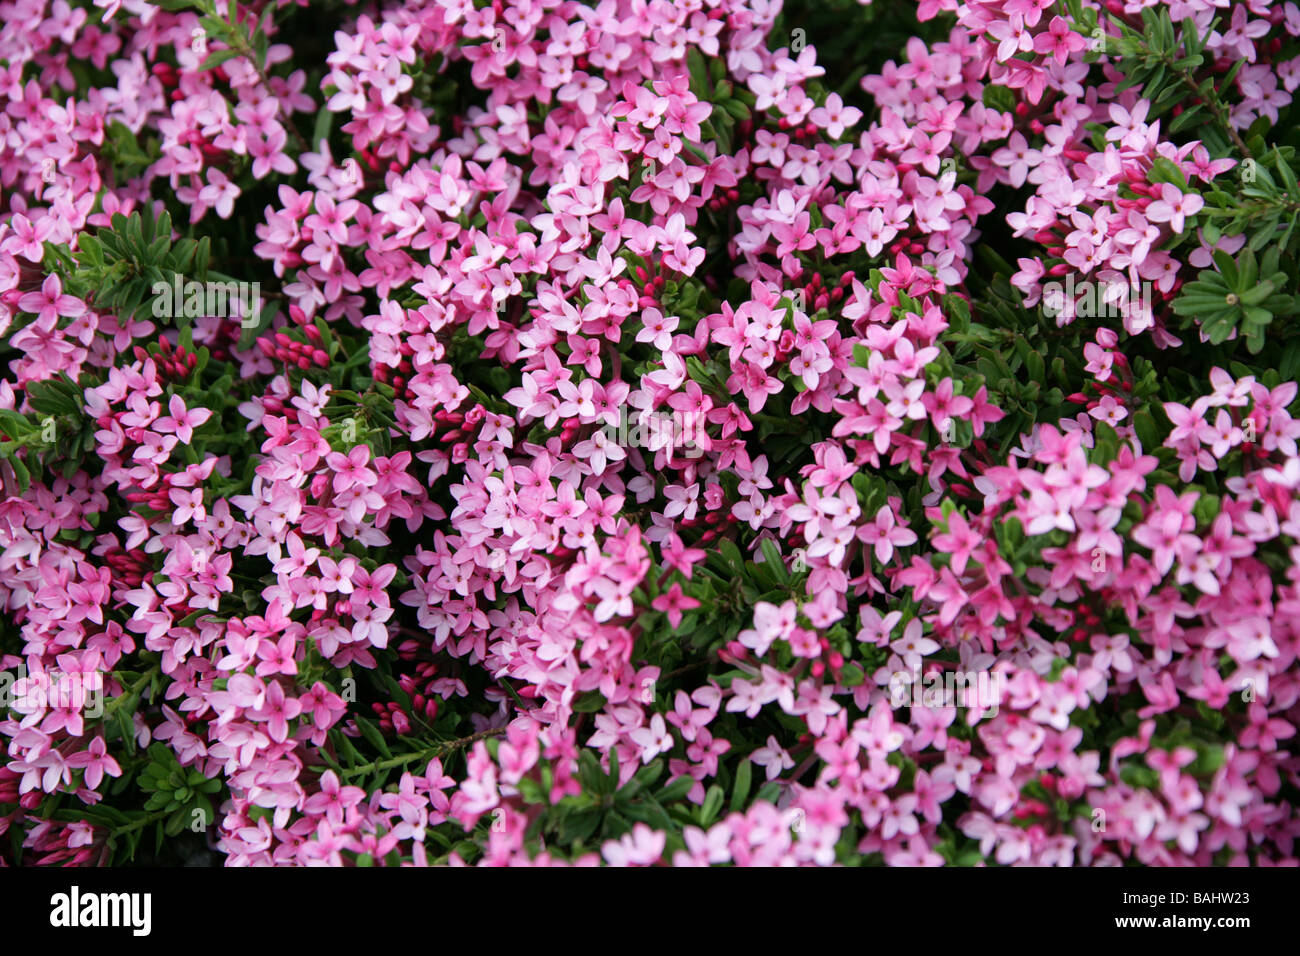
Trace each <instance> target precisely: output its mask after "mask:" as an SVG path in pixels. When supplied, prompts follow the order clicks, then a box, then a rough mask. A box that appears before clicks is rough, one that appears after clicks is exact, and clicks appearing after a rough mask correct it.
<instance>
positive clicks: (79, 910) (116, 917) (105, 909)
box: [50, 886, 153, 936]
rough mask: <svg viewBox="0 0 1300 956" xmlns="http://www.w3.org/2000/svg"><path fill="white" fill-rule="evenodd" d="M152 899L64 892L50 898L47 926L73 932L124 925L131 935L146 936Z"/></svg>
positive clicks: (143, 895) (144, 895) (138, 895)
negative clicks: (82, 929)
mask: <svg viewBox="0 0 1300 956" xmlns="http://www.w3.org/2000/svg"><path fill="white" fill-rule="evenodd" d="M152 909H153V897H152V895H151V894H149V893H82V892H81V890H80V888H79V887H76V886H74V887H73V888H72V890H71V891H70V892H68V893H55V894H54V895H53V896H51V897H50V925H51V926H55V927H59V928H67V929H76V928H78V927H86V926H100V927H102V926H126V927H130V929H131V932H132V934H133V935H135V936H148V935H149V930H150V929H151V927H152V924H153V919H152V915H151V910H152Z"/></svg>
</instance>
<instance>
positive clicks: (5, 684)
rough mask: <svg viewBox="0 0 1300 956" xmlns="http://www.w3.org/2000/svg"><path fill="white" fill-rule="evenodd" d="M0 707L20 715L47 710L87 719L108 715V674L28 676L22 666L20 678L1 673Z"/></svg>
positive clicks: (45, 673) (51, 672)
mask: <svg viewBox="0 0 1300 956" xmlns="http://www.w3.org/2000/svg"><path fill="white" fill-rule="evenodd" d="M0 707H8V708H10V709H12V710H15V711H17V712H18V713H20V714H38V713H41V712H43V711H45V710H79V711H81V712H82V713H84V714H85V716H87V717H91V718H95V717H102V716H103V714H104V675H103V674H101V673H99V672H98V671H90V672H87V673H82V672H80V671H61V670H59V669H58V668H54V669H52V670H47V671H37V672H36V673H34V674H30V675H29V674H28V673H27V667H26V665H21V664H20V665H19V666H18V670H17V676H16V677H15V675H14V674H11V673H10V672H9V671H0Z"/></svg>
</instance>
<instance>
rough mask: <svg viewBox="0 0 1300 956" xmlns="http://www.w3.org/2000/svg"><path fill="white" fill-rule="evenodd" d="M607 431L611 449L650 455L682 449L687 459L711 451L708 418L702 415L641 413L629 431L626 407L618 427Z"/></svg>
mask: <svg viewBox="0 0 1300 956" xmlns="http://www.w3.org/2000/svg"><path fill="white" fill-rule="evenodd" d="M603 431H604V433H605V438H606V440H607V441H608V442H609V444H611V445H619V446H621V447H623V448H647V449H649V450H650V451H658V450H659V449H660V448H675V447H678V446H680V447H681V448H682V449H683V451H682V454H683V455H684V456H685V457H687V458H699V457H700V456H701V455H702V454H704V452H705V450H706V449H707V448H709V447H710V445H709V438H708V433H707V432H706V431H705V430H704V415H703V414H701V413H699V412H678V411H673V412H672V413H671V414H669V413H667V412H641V413H639V414H638V415H637V416H636V420H635V421H634V422H632V427H631V428H630V429H629V428H628V415H627V407H626V406H624V407H623V408H621V409H620V410H619V421H618V427H615V426H613V425H606V426H605V427H604V429H603Z"/></svg>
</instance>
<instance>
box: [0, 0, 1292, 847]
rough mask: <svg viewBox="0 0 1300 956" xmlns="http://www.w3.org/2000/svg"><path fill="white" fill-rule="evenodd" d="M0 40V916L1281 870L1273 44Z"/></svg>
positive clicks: (1236, 6)
mask: <svg viewBox="0 0 1300 956" xmlns="http://www.w3.org/2000/svg"><path fill="white" fill-rule="evenodd" d="M0 9H3V11H4V24H5V25H4V26H3V27H2V28H0V61H2V62H3V63H4V64H6V65H5V66H4V67H3V68H0V170H2V171H3V172H2V173H0V185H3V187H4V198H3V203H2V204H0V332H3V351H4V360H5V363H6V364H5V373H4V375H5V377H4V379H3V380H0V439H3V441H2V442H0V486H2V488H3V490H2V491H0V605H2V608H0V609H2V610H3V624H0V668H2V669H3V671H4V673H3V675H0V681H4V683H3V684H2V685H0V687H2V688H3V689H2V690H0V718H3V719H0V741H2V742H3V746H4V750H3V753H4V757H3V762H0V835H5V834H8V835H9V836H11V837H12V846H13V847H14V848H15V851H14V854H13V856H12V858H11V860H10V862H21V863H42V864H62V865H103V864H122V863H126V862H128V861H131V860H136V861H149V862H155V863H159V862H161V863H173V864H174V863H180V862H185V861H194V860H196V859H206V860H208V861H212V862H215V861H220V862H223V863H225V864H227V865H236V866H244V865H335V866H338V865H411V864H414V865H430V864H451V865H548V864H567V863H577V864H593V863H601V862H603V863H606V864H609V865H613V866H631V865H636V866H644V865H656V864H664V865H712V864H728V863H729V864H736V865H785V864H810V865H832V864H837V863H848V862H867V863H883V864H887V865H905V866H922V865H925V866H928V865H944V864H948V865H962V866H968V865H985V864H987V865H1058V866H1071V865H1123V864H1128V863H1134V862H1136V863H1142V864H1148V865H1210V864H1260V865H1274V864H1295V863H1296V862H1297V855H1296V851H1295V841H1296V838H1297V836H1300V815H1298V814H1297V813H1296V812H1295V810H1294V809H1293V805H1294V804H1295V801H1296V797H1297V795H1298V793H1297V791H1298V789H1300V760H1297V758H1296V757H1295V756H1294V753H1293V747H1294V738H1295V733H1296V721H1297V717H1300V671H1298V669H1297V654H1300V574H1298V573H1297V572H1296V568H1297V566H1300V453H1298V452H1297V441H1296V440H1297V438H1298V437H1300V417H1297V414H1296V410H1297V408H1298V407H1300V406H1298V405H1297V385H1296V383H1295V381H1294V379H1295V377H1296V374H1297V373H1298V372H1300V344H1297V342H1298V341H1300V340H1297V338H1296V332H1295V331H1294V325H1293V323H1291V322H1290V321H1289V320H1290V319H1291V318H1292V317H1293V316H1295V315H1296V314H1298V313H1300V307H1298V306H1297V304H1296V302H1295V300H1294V298H1293V292H1295V290H1294V289H1293V288H1292V287H1293V286H1295V285H1296V284H1297V280H1296V278H1295V276H1296V275H1297V274H1300V270H1297V261H1298V260H1300V235H1297V234H1296V230H1295V229H1294V223H1295V210H1296V209H1297V208H1300V186H1297V181H1296V180H1297V172H1296V166H1297V161H1296V160H1295V158H1294V157H1292V156H1291V153H1292V152H1293V150H1290V149H1289V147H1283V148H1281V149H1279V148H1275V147H1274V145H1273V142H1272V141H1271V140H1270V137H1271V136H1272V131H1273V130H1274V128H1276V129H1277V130H1279V131H1282V132H1284V131H1285V130H1286V129H1289V127H1290V117H1291V116H1292V114H1293V107H1292V92H1293V90H1294V89H1295V87H1296V86H1297V85H1300V39H1297V38H1300V8H1297V6H1296V4H1294V3H1291V2H1288V3H1285V4H1269V3H1267V2H1263V3H1261V2H1258V0H1232V2H1227V0H1187V2H1179V3H1170V4H1165V5H1162V7H1161V8H1159V9H1157V8H1155V7H1153V6H1152V5H1151V4H1147V3H1141V2H1136V0H1134V2H1123V0H1108V2H1105V3H1099V2H1095V0H1067V2H1059V3H1052V2H1047V0H971V2H966V3H960V4H959V3H957V2H956V0H923V2H921V3H920V4H919V5H911V4H901V3H894V4H886V3H883V2H881V0H877V2H875V3H867V2H865V0H864V2H860V3H854V2H852V0H804V2H800V0H786V2H784V3H782V2H780V0H777V2H770V0H761V2H760V0H674V2H668V0H650V2H642V0H599V2H595V0H591V2H579V0H490V2H489V0H390V2H385V3H382V4H378V5H372V7H370V8H368V12H366V13H360V12H359V11H358V10H357V9H356V8H354V6H353V5H351V4H350V3H349V2H342V0H330V2H324V3H319V4H313V5H312V8H311V10H310V11H309V10H307V9H306V6H305V4H303V5H301V6H300V5H295V4H290V3H287V2H282V0H281V2H270V0H257V2H253V3H236V2H235V0H162V2H157V3H151V2H148V0H93V2H87V0H54V2H52V3H47V2H45V0H2V2H0ZM900 33H901V34H902V35H905V36H909V37H910V39H909V40H907V42H906V44H905V46H904V48H903V49H901V50H896V49H878V48H876V47H875V46H873V44H874V43H875V42H876V41H875V39H874V38H877V37H881V36H893V35H899V34H900ZM867 48H870V49H869V50H868V51H867V52H863V51H864V49H867ZM864 62H865V63H866V66H865V67H863V66H860V64H862V63H864ZM864 71H865V75H864ZM1278 142H1279V144H1280V142H1281V140H1280V139H1279V140H1278ZM1009 260H1010V261H1009ZM1012 261H1014V263H1015V264H1014V265H1013V264H1012ZM178 277H184V278H186V279H190V280H193V281H194V282H195V283H197V285H196V286H195V288H201V289H203V290H205V292H206V295H205V296H197V295H196V296H195V297H194V305H193V306H189V305H186V307H184V308H180V307H179V306H178V307H175V308H169V309H158V308H150V304H151V302H155V301H156V297H157V296H158V295H159V294H164V295H166V296H170V295H171V292H170V290H171V288H173V284H174V283H175V286H174V287H175V288H177V289H179V288H181V286H180V281H181V280H180V278H178ZM1067 279H1068V280H1069V281H1068V282H1066V283H1065V284H1064V287H1065V288H1066V289H1067V290H1068V292H1067V294H1066V295H1065V296H1064V297H1062V295H1061V291H1060V290H1061V288H1062V284H1061V283H1062V282H1063V280H1067ZM245 285H255V286H256V288H258V289H259V290H263V291H262V292H260V293H259V294H258V295H256V296H254V297H253V298H252V299H250V298H249V297H247V296H244V295H242V294H241V292H240V290H241V289H243V288H244V286H245ZM187 287H188V286H187ZM1121 287H1122V289H1123V290H1130V289H1134V290H1136V289H1142V288H1145V289H1148V290H1150V292H1149V294H1146V295H1136V296H1135V297H1134V298H1133V299H1132V301H1129V300H1128V299H1127V298H1126V299H1125V308H1123V309H1122V310H1119V311H1118V312H1113V311H1111V310H1108V309H1107V308H1105V307H1103V306H1104V305H1105V304H1106V303H1107V302H1108V301H1109V298H1110V297H1112V292H1111V291H1109V290H1113V289H1115V288H1121ZM160 290H161V292H160ZM1125 294H1127V292H1125ZM263 297H265V300H266V301H265V305H264V306H262V307H260V308H249V307H247V306H246V305H241V303H248V302H250V301H253V299H256V300H257V301H258V302H259V303H260V302H261V300H262V298H263ZM1049 300H1054V301H1050V302H1049ZM167 301H168V302H171V301H172V300H171V298H168V299H167ZM187 301H188V300H187ZM178 312H179V313H182V314H175V313H178ZM666 422H670V423H672V424H670V425H668V426H667V427H663V423H666ZM682 423H688V427H682ZM49 675H57V679H58V680H61V681H69V680H70V681H72V682H73V683H74V684H75V685H76V686H78V687H85V688H93V689H94V693H95V694H96V695H100V696H97V697H96V698H95V701H96V704H97V706H95V707H93V708H92V707H90V706H88V698H87V696H86V694H72V695H50V694H46V695H43V696H37V695H35V693H34V690H33V688H34V687H37V686H41V687H44V686H47V685H48V684H49V681H50V680H52V679H55V678H51V677H50V676H49ZM902 685H910V686H911V687H912V691H910V692H908V693H906V694H900V693H898V688H899V686H902ZM945 686H946V687H948V688H949V689H950V690H951V688H952V687H953V686H956V687H957V688H958V692H957V693H955V694H954V693H951V692H944V691H943V687H945ZM935 687H937V688H939V690H938V692H936V693H934V694H933V695H931V694H930V690H929V688H935ZM990 687H991V688H992V689H993V690H992V692H991V693H990V692H989V691H988V688H990ZM963 688H965V689H966V690H967V691H969V690H971V688H979V692H978V693H973V692H969V693H968V692H962V689H963ZM155 836H156V839H154V838H151V837H155Z"/></svg>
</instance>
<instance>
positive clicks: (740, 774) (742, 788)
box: [731, 760, 754, 811]
mask: <svg viewBox="0 0 1300 956" xmlns="http://www.w3.org/2000/svg"><path fill="white" fill-rule="evenodd" d="M753 781H754V764H753V763H752V762H751V761H749V760H742V761H741V762H740V766H739V767H738V768H737V769H736V784H735V787H734V788H733V789H732V791H731V809H732V810H733V811H740V810H743V809H744V806H745V800H746V798H747V797H748V796H749V787H750V785H751V784H752V783H753Z"/></svg>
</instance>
